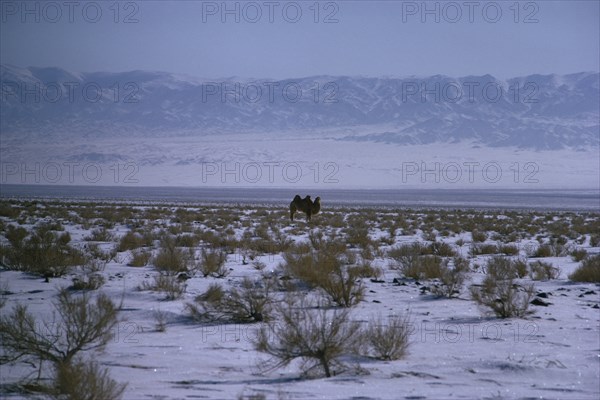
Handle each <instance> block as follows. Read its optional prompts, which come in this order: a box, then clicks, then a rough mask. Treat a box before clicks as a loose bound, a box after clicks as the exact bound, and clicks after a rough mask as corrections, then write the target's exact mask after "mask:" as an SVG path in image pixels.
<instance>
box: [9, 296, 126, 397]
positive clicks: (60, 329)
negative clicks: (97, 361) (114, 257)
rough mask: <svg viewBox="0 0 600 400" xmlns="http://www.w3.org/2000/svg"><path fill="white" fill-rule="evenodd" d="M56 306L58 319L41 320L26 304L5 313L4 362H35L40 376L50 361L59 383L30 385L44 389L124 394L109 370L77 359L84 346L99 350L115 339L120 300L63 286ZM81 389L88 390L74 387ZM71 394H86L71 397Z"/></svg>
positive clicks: (92, 394)
mask: <svg viewBox="0 0 600 400" xmlns="http://www.w3.org/2000/svg"><path fill="white" fill-rule="evenodd" d="M55 308H56V315H57V316H58V321H56V320H53V321H51V322H50V321H39V320H36V318H35V317H34V316H33V315H31V314H30V313H29V312H28V311H27V307H25V306H23V305H17V306H15V307H14V308H13V310H12V312H11V313H6V314H4V315H2V316H0V342H2V346H1V347H0V362H1V363H2V364H6V363H12V362H16V361H23V362H26V363H29V364H31V365H33V366H36V367H37V368H38V370H39V375H38V379H40V378H42V372H43V371H44V369H43V368H42V363H43V362H44V361H49V362H51V363H52V365H53V367H54V370H55V371H56V373H57V374H56V376H55V382H54V385H55V386H54V387H50V388H49V387H47V386H45V385H35V386H31V387H32V388H37V390H39V391H43V392H44V393H54V394H56V395H57V396H63V395H65V396H66V398H76V399H106V398H117V397H119V395H120V393H122V390H120V388H121V386H120V385H117V384H116V383H114V382H113V381H112V380H110V379H109V378H108V376H107V372H106V371H101V370H100V369H98V368H96V367H95V366H93V365H86V366H84V365H83V364H82V363H81V361H78V356H79V354H80V353H81V352H82V351H90V350H100V349H102V348H104V346H105V345H106V344H107V343H108V342H109V341H110V340H111V338H112V337H113V333H114V329H115V326H116V324H117V322H118V321H117V311H118V307H117V305H115V304H114V303H113V302H112V300H111V299H110V298H109V297H108V296H106V295H104V294H100V295H98V296H96V298H95V301H94V302H92V298H91V297H90V296H89V295H88V294H87V293H84V294H83V295H78V296H76V295H72V294H71V293H70V292H69V291H67V290H64V289H63V290H61V291H60V292H59V294H58V301H57V302H56V303H55ZM77 388H79V389H81V388H86V389H87V392H79V391H76V392H74V390H75V389H77ZM111 388H112V389H114V390H112V389H111ZM109 389H110V390H109ZM72 393H80V395H81V397H79V396H77V395H73V396H75V397H72V396H70V395H71V394H72ZM65 396H63V397H60V398H65Z"/></svg>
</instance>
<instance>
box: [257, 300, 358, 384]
mask: <svg viewBox="0 0 600 400" xmlns="http://www.w3.org/2000/svg"><path fill="white" fill-rule="evenodd" d="M359 332H360V325H359V324H358V323H356V322H351V321H350V320H349V310H348V309H345V310H337V311H327V310H326V309H322V308H321V309H311V308H309V307H307V306H306V305H305V304H300V305H298V304H294V303H292V302H290V301H288V302H284V303H282V304H281V305H279V306H278V307H277V318H276V319H274V321H273V322H271V323H266V324H265V325H264V326H263V327H262V328H261V330H260V331H259V334H258V337H257V339H256V340H255V343H254V345H255V349H256V350H258V351H259V352H262V353H266V354H267V355H269V356H270V358H269V359H268V360H265V361H264V362H263V363H262V367H263V368H264V369H274V368H279V367H282V366H286V365H288V364H289V363H291V362H292V361H294V360H296V359H301V360H302V361H303V370H304V373H305V374H306V375H311V374H317V375H321V376H323V375H324V376H325V377H331V376H332V375H334V374H337V373H339V372H341V371H343V370H345V369H347V366H346V365H344V364H343V363H342V357H344V356H347V355H351V354H355V353H356V349H357V344H358V343H357V341H358V340H359V338H360V336H361V335H360V334H359ZM317 371H320V373H319V372H317Z"/></svg>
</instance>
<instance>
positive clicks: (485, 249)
mask: <svg viewBox="0 0 600 400" xmlns="http://www.w3.org/2000/svg"><path fill="white" fill-rule="evenodd" d="M498 252H499V250H498V246H496V245H495V244H490V243H482V244H473V245H471V249H470V254H471V256H478V255H482V254H497V253H498Z"/></svg>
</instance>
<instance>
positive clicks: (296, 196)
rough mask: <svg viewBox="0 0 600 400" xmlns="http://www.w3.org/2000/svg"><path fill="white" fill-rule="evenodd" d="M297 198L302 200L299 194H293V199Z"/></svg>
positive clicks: (296, 199)
mask: <svg viewBox="0 0 600 400" xmlns="http://www.w3.org/2000/svg"><path fill="white" fill-rule="evenodd" d="M298 200H302V197H300V195H299V194H297V195H295V196H294V201H298Z"/></svg>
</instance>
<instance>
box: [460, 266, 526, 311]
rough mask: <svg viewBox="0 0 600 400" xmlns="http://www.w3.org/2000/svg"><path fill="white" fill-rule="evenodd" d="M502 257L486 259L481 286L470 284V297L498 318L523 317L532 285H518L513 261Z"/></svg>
mask: <svg viewBox="0 0 600 400" xmlns="http://www.w3.org/2000/svg"><path fill="white" fill-rule="evenodd" d="M511 261H512V260H509V259H505V258H503V257H494V258H491V259H489V260H488V263H487V268H486V269H487V274H486V276H485V278H484V280H483V283H482V284H481V286H475V285H473V286H471V297H472V298H473V300H474V301H475V302H476V303H477V304H479V305H480V306H483V307H485V308H489V309H491V310H492V312H493V313H494V314H495V315H496V316H497V317H500V318H511V317H519V318H523V317H525V316H527V315H529V314H531V313H532V312H531V311H529V302H530V301H531V299H532V297H533V295H534V286H533V285H528V286H525V287H521V286H519V285H518V284H517V283H516V282H515V279H516V276H517V271H516V267H515V263H514V262H511Z"/></svg>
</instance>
